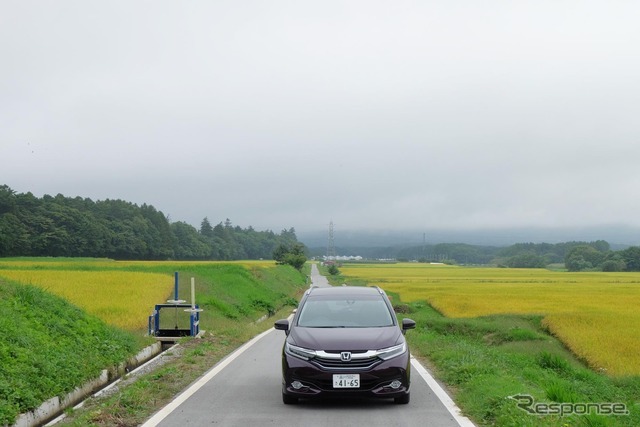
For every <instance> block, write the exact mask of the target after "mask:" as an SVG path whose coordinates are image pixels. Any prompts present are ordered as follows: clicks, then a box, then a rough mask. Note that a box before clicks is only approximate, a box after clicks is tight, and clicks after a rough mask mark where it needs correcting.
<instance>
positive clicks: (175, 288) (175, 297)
mask: <svg viewBox="0 0 640 427" xmlns="http://www.w3.org/2000/svg"><path fill="white" fill-rule="evenodd" d="M173 299H174V301H178V272H177V271H176V272H175V285H174V287H173Z"/></svg>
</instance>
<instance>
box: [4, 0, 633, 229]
mask: <svg viewBox="0 0 640 427" xmlns="http://www.w3.org/2000/svg"><path fill="white" fill-rule="evenodd" d="M639 19H640V2H636V1H610V0H607V1H583V0H579V1H578V0H576V1H569V0H567V1H562V0H560V1H558V0H550V1H544V0H534V1H510V0H509V1H507V0H504V1H475V0H474V1H451V0H437V1H428V0H417V1H403V0H394V1H371V0H367V1H348V0H340V1H332V0H323V1H313V2H311V1H301V0H295V1H284V0H279V1H267V0H265V1H248V0H247V1H244V0H230V1H214V0H207V1H158V0H154V1H131V0H126V1H101V2H98V1H86V0H78V1H64V0H57V1H45V0H42V1H26V0H19V1H11V0H0V61H1V63H0V64H1V66H0V184H6V185H8V186H9V187H11V188H12V189H13V190H15V191H16V192H19V193H25V192H32V193H33V194H34V195H36V196H38V197H41V196H42V195H44V194H50V195H56V194H58V193H61V194H63V195H65V196H69V197H75V196H81V197H88V198H91V199H92V200H104V199H107V198H109V199H123V200H126V201H130V202H133V203H136V204H139V205H140V204H142V203H147V204H151V205H153V206H155V207H156V208H157V209H158V210H160V211H162V212H163V213H165V214H166V215H168V216H169V217H170V219H171V221H185V222H188V223H190V224H192V225H194V226H196V227H199V225H200V222H201V220H202V219H203V218H204V217H205V216H206V217H208V218H209V220H210V221H211V222H212V223H213V224H216V223H218V222H221V221H224V220H225V219H226V218H229V219H231V221H232V223H233V224H234V225H240V226H241V227H243V228H244V227H248V226H250V225H251V226H253V227H254V228H256V229H259V230H262V229H272V230H274V231H280V230H281V229H284V228H289V227H295V228H296V230H297V231H298V232H306V231H310V230H323V229H327V228H328V224H329V221H331V220H332V221H333V222H334V223H335V224H336V227H339V228H340V229H364V228H374V229H381V230H392V229H408V228H415V229H435V228H450V229H451V228H453V229H468V228H484V227H490V228H494V227H555V226H589V225H605V224H607V225H608V224H626V225H632V226H640V214H639V213H640V197H638V193H639V191H638V189H639V188H640V77H639V76H640V25H638V22H639Z"/></svg>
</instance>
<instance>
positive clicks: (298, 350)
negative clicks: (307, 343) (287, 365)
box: [284, 342, 316, 360]
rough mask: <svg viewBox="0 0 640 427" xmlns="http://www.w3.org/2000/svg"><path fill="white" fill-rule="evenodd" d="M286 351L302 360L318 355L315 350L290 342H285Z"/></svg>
mask: <svg viewBox="0 0 640 427" xmlns="http://www.w3.org/2000/svg"><path fill="white" fill-rule="evenodd" d="M284 352H285V353H286V354H288V355H289V356H293V357H297V358H298V359H302V360H309V359H313V358H314V357H316V352H315V351H314V350H309V349H307V348H303V347H298V346H295V345H293V344H289V343H288V342H285V344H284Z"/></svg>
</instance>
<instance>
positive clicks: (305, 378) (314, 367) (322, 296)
mask: <svg viewBox="0 0 640 427" xmlns="http://www.w3.org/2000/svg"><path fill="white" fill-rule="evenodd" d="M415 325H416V324H415V322H414V321H413V320H411V319H404V320H403V321H402V325H400V326H399V325H398V322H397V320H396V316H395V314H394V311H393V307H392V305H391V303H390V302H389V299H388V298H387V295H386V294H385V293H384V291H383V290H382V289H380V288H373V287H352V286H336V287H327V288H311V289H309V290H308V291H307V292H306V293H305V295H304V296H303V298H302V300H301V301H300V304H299V306H298V310H296V313H295V314H294V316H293V320H292V321H291V323H289V321H288V320H286V319H284V320H278V321H277V322H276V323H275V328H276V329H280V330H283V331H286V334H287V338H286V339H285V342H284V346H283V349H282V400H283V402H284V403H287V404H290V403H296V402H297V401H298V399H299V398H314V397H340V398H342V397H383V398H393V399H394V400H395V402H396V403H409V383H410V369H411V368H410V360H409V359H410V357H409V347H408V346H407V343H406V341H405V338H404V332H405V330H407V329H412V328H415Z"/></svg>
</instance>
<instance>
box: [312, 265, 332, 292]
mask: <svg viewBox="0 0 640 427" xmlns="http://www.w3.org/2000/svg"><path fill="white" fill-rule="evenodd" d="M311 286H319V287H321V288H325V287H328V286H331V285H330V284H329V281H328V280H327V278H326V277H324V276H323V275H322V274H320V271H319V270H318V266H317V265H316V264H311Z"/></svg>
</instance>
